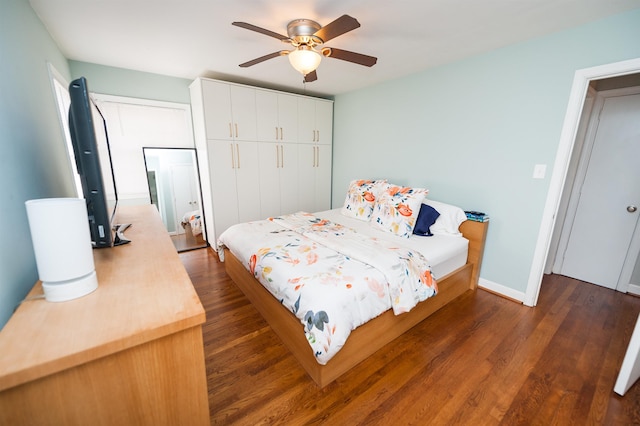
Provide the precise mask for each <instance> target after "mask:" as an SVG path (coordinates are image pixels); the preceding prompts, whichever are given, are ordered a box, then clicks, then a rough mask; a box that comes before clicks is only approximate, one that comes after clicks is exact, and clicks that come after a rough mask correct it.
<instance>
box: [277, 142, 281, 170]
mask: <svg viewBox="0 0 640 426" xmlns="http://www.w3.org/2000/svg"><path fill="white" fill-rule="evenodd" d="M279 168H280V147H279V146H278V145H276V169H279Z"/></svg>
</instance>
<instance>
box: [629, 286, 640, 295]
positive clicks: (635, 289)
mask: <svg viewBox="0 0 640 426" xmlns="http://www.w3.org/2000/svg"><path fill="white" fill-rule="evenodd" d="M627 293H631V294H635V295H636V296H640V284H631V283H629V288H627Z"/></svg>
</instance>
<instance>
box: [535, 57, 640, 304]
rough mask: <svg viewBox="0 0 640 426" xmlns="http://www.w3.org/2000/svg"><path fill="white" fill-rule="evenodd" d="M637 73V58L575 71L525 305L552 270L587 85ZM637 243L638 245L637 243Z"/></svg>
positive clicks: (536, 292) (629, 272) (538, 292)
mask: <svg viewBox="0 0 640 426" xmlns="http://www.w3.org/2000/svg"><path fill="white" fill-rule="evenodd" d="M638 73H640V58H637V59H630V60H626V61H621V62H615V63H611V64H605V65H600V66H595V67H592V68H585V69H581V70H577V71H576V72H575V74H574V79H573V84H572V87H571V92H570V94H569V101H568V105H567V111H566V115H565V118H564V124H563V126H562V131H561V133H560V143H559V144H558V150H557V153H556V158H555V162H554V165H553V172H552V175H551V182H550V184H549V191H548V193H547V198H546V202H545V206H544V210H543V213H542V222H541V224H540V229H539V232H538V240H537V243H536V247H535V250H534V254H533V260H532V265H531V270H530V272H529V279H528V282H527V289H526V292H525V297H524V300H523V304H524V305H525V306H531V307H533V306H536V304H537V303H538V295H539V294H540V286H541V284H542V278H543V275H544V274H545V273H550V272H551V265H552V261H553V259H554V257H555V255H556V250H557V233H558V232H560V230H561V229H562V221H563V217H564V216H563V215H564V213H566V212H561V207H562V206H561V201H562V200H563V195H565V196H566V191H563V188H564V185H565V183H566V181H567V177H568V172H569V171H570V160H571V154H572V152H573V151H574V150H573V148H574V144H575V141H576V135H577V129H578V124H579V121H580V117H581V111H582V109H583V107H584V102H585V96H586V93H587V90H588V87H589V84H590V82H592V81H594V80H605V79H609V78H615V77H624V76H628V75H632V74H638ZM556 225H558V226H556ZM635 243H636V242H634V243H633V244H635ZM638 243H639V244H640V242H638ZM633 249H635V250H638V249H640V247H637V246H634V247H633ZM550 259H551V261H550ZM635 269H636V271H635V272H634V271H628V270H626V271H624V272H623V273H624V274H625V275H628V276H629V277H631V275H632V274H633V276H637V275H638V273H639V270H640V266H638V265H637V263H636V265H635Z"/></svg>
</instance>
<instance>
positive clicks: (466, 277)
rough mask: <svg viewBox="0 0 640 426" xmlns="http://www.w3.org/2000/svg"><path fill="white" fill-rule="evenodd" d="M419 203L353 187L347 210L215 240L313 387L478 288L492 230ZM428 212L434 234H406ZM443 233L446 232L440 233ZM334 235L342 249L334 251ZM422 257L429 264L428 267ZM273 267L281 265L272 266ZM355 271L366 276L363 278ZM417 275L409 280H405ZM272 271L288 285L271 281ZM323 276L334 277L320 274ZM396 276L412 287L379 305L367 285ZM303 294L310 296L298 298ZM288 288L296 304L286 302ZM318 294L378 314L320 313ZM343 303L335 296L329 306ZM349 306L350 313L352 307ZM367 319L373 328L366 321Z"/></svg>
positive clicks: (241, 228) (378, 184) (254, 225)
mask: <svg viewBox="0 0 640 426" xmlns="http://www.w3.org/2000/svg"><path fill="white" fill-rule="evenodd" d="M390 188H392V189H391V191H390V192H392V193H393V195H394V197H392V198H393V200H392V203H391V204H392V205H394V206H395V210H394V209H391V210H392V211H393V212H392V213H393V214H392V216H393V215H395V216H394V217H393V218H391V222H389V221H388V219H390V217H391V216H389V211H388V210H389V209H387V211H383V210H384V209H385V204H386V205H387V207H388V205H390V204H389V203H388V201H389V200H385V191H387V192H389V189H390ZM400 191H404V192H400ZM372 193H373V195H372ZM387 195H388V194H387ZM425 195H426V190H421V189H415V188H404V187H398V186H395V185H390V184H388V183H387V182H386V181H365V180H360V181H353V182H351V184H350V187H349V191H348V192H347V199H346V200H345V205H344V206H342V207H341V208H339V209H334V210H329V211H325V212H318V213H305V212H299V213H295V214H291V215H283V216H281V217H277V218H270V219H267V220H264V221H255V222H249V223H244V224H239V225H234V226H233V227H231V228H230V229H228V230H227V231H225V232H224V233H223V234H222V235H221V236H220V239H219V241H218V254H219V256H220V258H221V260H222V261H224V263H225V267H226V270H227V273H228V274H229V276H230V277H231V278H232V279H233V281H234V282H235V283H236V285H238V287H239V288H240V289H241V290H242V291H243V292H244V294H245V295H246V296H247V298H248V299H249V300H250V301H251V302H252V304H253V305H254V306H255V307H256V308H257V310H258V311H259V312H260V313H261V314H262V315H263V317H264V318H265V319H266V320H267V322H268V323H269V324H270V326H271V327H272V328H273V330H274V331H275V332H276V334H277V335H278V336H279V337H280V339H281V340H282V341H283V342H284V344H285V345H286V346H287V347H288V348H289V350H290V351H291V352H292V354H293V355H294V356H295V357H296V359H297V360H298V361H299V362H300V364H301V365H302V366H303V368H304V369H305V370H306V371H307V373H308V374H309V375H310V377H311V378H312V379H313V380H314V381H315V382H316V383H317V384H318V386H320V387H324V386H326V385H327V384H329V383H331V382H332V381H334V380H335V379H336V378H337V377H339V376H340V375H342V374H343V373H345V372H346V371H348V370H350V369H351V368H353V367H354V366H355V365H357V364H358V363H359V362H361V361H363V360H364V359H366V358H367V357H369V356H370V355H371V354H373V353H374V352H375V351H377V350H378V349H380V348H381V347H382V346H384V345H385V344H387V343H389V342H391V341H392V340H394V339H395V338H397V337H398V336H400V335H401V334H402V333H404V332H405V331H407V330H408V329H410V328H411V327H413V326H414V325H416V324H417V323H419V322H420V321H422V320H423V319H425V318H426V317H428V316H429V315H431V314H432V313H433V312H435V311H436V310H438V309H440V308H441V307H442V306H444V305H446V304H447V303H449V302H450V301H452V300H453V299H455V298H456V297H458V296H459V295H461V294H463V293H465V292H466V291H468V290H474V289H475V288H476V285H477V280H478V274H479V265H480V262H481V259H482V253H483V249H484V241H485V238H486V233H487V226H488V223H487V222H484V223H482V222H474V221H465V220H464V218H461V217H460V215H464V212H462V210H461V209H459V208H457V207H454V206H449V205H446V204H443V203H438V202H435V201H431V200H427V199H425V198H424V197H425ZM398 206H400V207H398ZM425 206H426V207H425ZM427 208H429V209H431V210H432V211H435V212H436V217H435V219H434V218H433V217H431V218H429V219H428V220H429V221H430V222H428V223H430V224H431V225H430V226H428V227H427V228H426V232H427V234H430V235H428V236H427V235H425V234H422V235H420V236H417V235H416V234H414V233H413V232H408V231H409V230H411V231H415V230H417V228H418V225H419V223H420V222H424V221H419V220H418V219H419V218H418V216H422V213H423V211H426V209H427ZM436 209H437V210H439V211H443V212H445V211H449V210H451V211H453V212H455V215H454V216H451V214H448V213H445V214H443V215H440V213H438V212H437V211H436ZM398 210H402V212H401V213H402V214H398ZM409 212H411V214H409ZM418 212H419V214H418ZM456 215H457V216H456ZM437 216H441V217H439V218H438V217H437ZM452 217H454V218H453V219H451V218H452ZM398 218H399V219H398ZM407 220H408V222H407ZM447 220H449V222H448V223H446V221H447ZM434 221H435V223H434ZM443 223H446V226H444V227H443ZM390 224H391V225H392V226H391V227H390V228H389V225H390ZM435 228H438V231H439V232H435V233H433V234H432V233H431V232H430V230H431V229H435ZM445 228H448V229H445ZM389 229H393V232H389ZM445 231H446V232H445ZM407 234H410V235H407ZM336 235H338V236H339V239H338V241H339V243H335V242H334V238H336V237H335V236H336ZM291 238H293V239H292V240H290V239H291ZM345 240H346V241H347V242H346V243H345V242H344V241H345ZM334 244H338V245H337V246H334ZM378 246H380V247H378ZM440 246H445V247H446V248H447V250H446V252H447V253H446V254H440V251H439V249H438V247H440ZM274 247H277V249H276V248H274ZM310 247H311V249H310ZM353 247H356V248H358V249H359V248H361V247H365V249H364V250H363V252H366V253H365V254H361V253H360V252H359V251H354V249H353ZM387 249H388V250H387ZM343 250H344V252H342V251H343ZM385 251H393V252H394V253H393V254H392V255H391V256H392V258H393V259H394V260H393V262H387V260H385V259H383V258H382V257H380V254H381V253H382V254H383V253H384V252H385ZM423 252H424V253H427V255H428V256H429V259H428V260H427V257H426V256H425V255H423ZM292 253H294V254H293V255H292ZM302 253H305V255H306V256H307V257H306V258H305V257H304V255H303V254H302ZM327 253H329V255H327ZM309 256H310V257H311V258H313V259H314V262H313V265H311V264H310V265H311V266H307V267H308V268H312V269H311V272H309V271H305V270H301V269H295V268H299V267H301V266H300V264H301V263H304V261H305V259H309ZM360 256H364V257H363V258H360ZM385 256H386V254H385ZM394 256H395V257H394ZM325 257H326V258H331V259H332V260H331V261H332V262H338V263H337V264H336V265H339V266H331V265H329V264H327V265H325V264H323V263H322V261H324V259H325ZM256 258H258V260H257V261H256ZM276 258H277V260H274V259H276ZM396 258H397V259H401V262H405V263H403V266H402V268H399V267H398V265H396V264H395V262H396ZM265 259H266V260H265ZM300 259H302V262H300ZM318 259H321V260H322V261H318ZM336 259H337V260H336ZM276 261H277V262H279V263H268V262H276ZM327 261H328V260H327ZM316 262H317V263H316ZM376 262H378V263H380V264H379V265H376V267H375V268H374V267H373V266H372V264H373V263H376ZM406 262H410V263H406ZM425 262H427V263H425ZM283 263H290V264H295V265H292V266H294V270H296V274H297V275H295V276H293V275H291V276H288V275H286V274H287V273H288V272H286V271H285V270H284V269H285V268H284V267H281V265H282V264H283ZM360 263H361V264H362V265H361V266H358V264H360ZM385 265H387V266H385ZM416 265H417V266H416ZM313 267H315V268H316V269H315V272H313ZM351 267H353V268H364V272H362V273H360V272H359V271H360V270H359V269H353V270H352V269H350V268H351ZM413 269H415V270H416V272H415V273H412V272H410V270H413ZM276 270H278V273H279V274H284V275H276V273H275V271H276ZM281 270H282V271H281ZM328 270H331V271H332V274H333V275H331V274H328V272H326V273H325V271H328ZM397 270H400V271H401V272H402V274H400V275H406V276H410V277H411V279H409V280H408V281H407V282H408V285H409V287H400V290H398V289H395V290H393V289H392V287H391V286H390V287H389V290H385V291H388V292H389V295H386V294H385V295H383V294H380V287H379V286H372V285H371V283H372V282H375V283H378V282H380V281H381V280H382V281H384V279H383V278H386V279H387V280H388V281H389V282H391V281H392V279H391V278H389V277H390V276H391V275H390V274H393V273H396V272H394V271H397ZM265 271H266V273H265ZM301 271H303V272H301ZM354 271H355V272H354ZM374 274H382V275H374ZM301 276H303V277H304V280H302V279H301V278H300V277H301ZM312 276H313V277H316V276H319V277H321V279H320V282H319V283H314V282H313V281H312V280H311V278H310V277H312ZM381 276H382V277H383V278H380V277H381ZM287 277H288V278H287ZM345 277H347V278H348V279H347V278H345ZM405 278H406V277H405ZM393 280H395V278H394V279H393ZM405 281H406V280H405ZM305 285H306V288H302V289H300V287H305ZM402 285H407V284H402ZM318 286H319V287H318ZM366 286H368V287H369V290H376V291H378V298H376V297H373V296H371V294H370V293H368V292H367V291H368V290H362V289H363V288H365V287H366ZM293 288H295V291H294V292H293V294H292V295H287V294H285V293H282V292H284V291H289V289H293ZM317 288H321V291H322V292H324V291H328V290H325V289H331V291H335V290H334V288H335V289H337V291H338V293H339V294H342V293H344V294H346V295H348V297H352V298H353V300H355V299H357V300H358V303H360V301H361V300H365V299H366V300H367V301H368V300H370V299H374V306H373V307H372V308H371V309H377V310H378V311H372V312H368V309H370V308H362V307H361V306H360V305H358V306H357V307H354V308H353V309H352V308H350V310H349V311H347V310H346V309H345V308H344V306H340V305H338V306H336V307H329V308H328V309H322V310H320V309H319V308H317V307H316V306H317V304H318V303H326V301H323V300H320V299H322V294H321V293H319V292H318V290H317ZM347 288H348V290H345V289H347ZM314 289H315V290H314ZM356 289H359V290H357V291H356ZM281 291H282V292H281ZM314 291H315V293H314ZM340 292H341V293H340ZM354 294H355V295H356V296H354ZM301 295H306V296H301ZM388 296H390V297H388ZM296 297H297V298H296ZM340 297H342V296H339V295H334V294H333V293H332V296H331V297H329V298H330V299H334V298H335V299H336V300H338V299H340ZM387 297H388V298H389V301H388V302H385V303H388V306H377V305H376V303H377V304H378V305H381V302H380V300H386V298H387ZM301 299H302V301H301ZM353 300H351V301H350V302H349V303H350V304H351V305H349V306H355V305H354V301H353ZM313 304H316V305H313ZM360 311H362V312H360ZM345 312H346V313H347V314H346V316H347V317H348V321H347V323H344V324H343V323H341V322H340V321H343V318H340V317H339V315H338V313H340V315H343V316H345V314H344V313H345ZM354 312H356V313H357V314H356V313H354ZM367 315H368V316H370V317H371V318H364V317H365V316H367ZM360 316H362V318H360ZM354 318H355V319H354ZM334 321H335V322H334ZM345 321H346V320H345ZM347 325H349V327H352V328H353V329H351V330H349V331H348V332H347V333H346V334H347V336H346V337H343V336H342V334H340V333H337V332H336V330H342V329H345V328H347ZM327 339H328V340H327Z"/></svg>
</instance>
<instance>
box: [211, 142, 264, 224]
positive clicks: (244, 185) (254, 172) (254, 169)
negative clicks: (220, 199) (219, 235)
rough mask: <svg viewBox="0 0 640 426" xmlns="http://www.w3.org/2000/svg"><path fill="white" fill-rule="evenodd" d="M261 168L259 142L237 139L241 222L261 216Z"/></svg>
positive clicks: (239, 219)
mask: <svg viewBox="0 0 640 426" xmlns="http://www.w3.org/2000/svg"><path fill="white" fill-rule="evenodd" d="M259 168H260V163H259V160H258V143H257V142H244V141H237V142H236V185H237V191H238V194H237V198H238V221H239V222H249V221H251V220H257V219H260V218H261V214H260V173H259V170H260V169H259ZM214 208H216V207H214ZM222 208H224V206H222Z"/></svg>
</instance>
